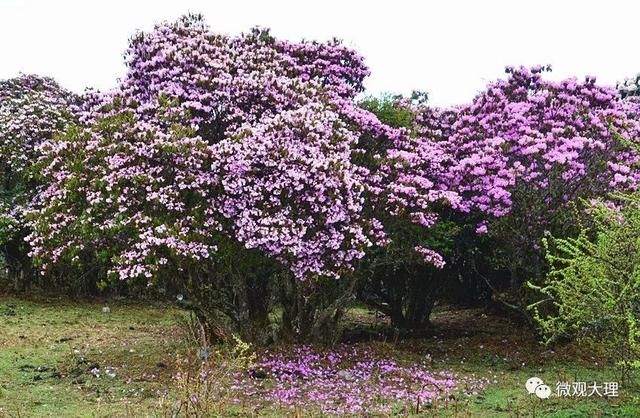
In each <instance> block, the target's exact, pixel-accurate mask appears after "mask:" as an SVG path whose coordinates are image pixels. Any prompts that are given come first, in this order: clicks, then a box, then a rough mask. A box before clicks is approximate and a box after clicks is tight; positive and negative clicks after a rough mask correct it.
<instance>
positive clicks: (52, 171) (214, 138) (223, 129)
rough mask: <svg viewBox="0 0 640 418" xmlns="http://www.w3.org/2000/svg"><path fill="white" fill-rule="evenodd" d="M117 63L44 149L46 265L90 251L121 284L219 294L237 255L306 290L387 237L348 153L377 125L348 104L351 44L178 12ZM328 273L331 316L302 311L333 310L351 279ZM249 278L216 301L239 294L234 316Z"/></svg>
mask: <svg viewBox="0 0 640 418" xmlns="http://www.w3.org/2000/svg"><path fill="white" fill-rule="evenodd" d="M126 62H127V65H128V67H129V71H128V75H127V77H126V78H125V79H124V80H123V81H122V83H121V85H120V86H119V87H118V88H117V89H116V90H114V91H112V92H109V93H107V94H96V95H92V96H91V97H89V98H88V99H87V101H88V104H87V105H86V107H85V111H84V112H83V115H82V122H83V124H84V125H85V127H81V128H78V129H75V130H70V131H69V134H68V135H67V136H66V137H64V138H61V139H59V140H56V141H52V142H50V143H48V144H46V145H45V146H44V149H45V151H46V153H45V158H44V159H43V162H42V172H43V175H44V176H45V178H46V179H47V184H48V186H47V188H46V189H45V190H44V192H43V194H42V199H41V205H40V206H39V207H38V208H36V210H35V211H34V215H33V219H34V225H35V231H34V233H33V234H32V235H31V236H30V242H31V245H32V247H33V255H34V256H35V257H36V259H37V260H38V261H39V263H40V265H41V266H42V267H43V269H44V270H46V269H47V268H51V267H53V266H55V265H58V264H59V263H60V262H62V261H66V262H73V263H79V264H83V263H85V264H86V263H87V260H102V263H103V264H104V268H105V269H108V270H109V271H110V272H111V273H112V275H114V276H117V277H119V278H120V279H123V280H124V279H131V280H135V279H139V278H143V279H149V280H150V281H152V280H160V279H161V278H163V277H165V278H166V277H176V274H173V273H169V272H173V271H176V272H178V274H177V275H179V276H181V277H185V279H184V281H185V282H187V283H189V282H192V281H195V282H198V283H200V284H203V283H207V286H209V287H214V288H215V287H217V286H218V285H219V284H221V283H222V282H224V280H222V279H220V277H217V278H215V277H216V275H217V274H219V273H220V272H221V271H223V270H224V269H223V268H221V266H222V265H225V266H227V267H229V266H230V264H232V263H233V262H234V260H235V261H238V260H243V257H242V255H239V254H237V253H236V254H234V253H233V252H235V251H244V252H250V253H251V254H255V255H256V257H257V258H260V259H261V258H263V257H267V258H268V259H270V260H274V261H277V264H278V265H281V266H283V267H284V268H286V271H287V272H288V273H287V275H288V276H290V277H291V278H293V279H295V280H294V281H293V282H291V283H290V285H291V286H293V287H294V290H295V289H297V290H295V292H297V293H296V294H297V295H298V296H300V297H303V296H304V300H310V299H313V298H311V297H310V293H309V292H311V293H312V294H318V292H317V287H318V283H326V281H323V280H324V279H323V280H320V281H317V280H309V279H315V278H318V277H322V278H325V279H326V278H329V279H335V278H338V277H347V276H349V272H350V271H352V270H353V269H354V268H355V266H356V265H357V263H358V260H360V259H361V258H362V257H363V256H364V255H365V250H366V249H367V248H369V247H371V246H374V245H376V244H383V243H384V242H385V241H384V231H383V230H382V225H381V224H380V222H378V221H377V219H376V218H375V216H372V214H371V213H369V212H368V211H367V210H366V207H365V202H366V198H367V190H368V189H369V188H370V187H371V184H370V181H369V177H370V176H369V174H370V171H369V170H368V169H366V168H365V167H362V166H360V165H358V164H356V163H354V162H353V161H352V153H353V152H354V151H355V150H356V149H358V146H359V145H358V144H359V141H360V138H361V136H362V135H363V133H364V132H368V131H375V130H384V129H385V127H384V126H383V125H382V124H381V123H380V121H379V120H378V119H377V118H375V117H374V116H373V115H371V114H370V113H369V112H366V111H363V110H362V109H359V108H358V107H357V106H355V104H354V101H353V99H354V97H355V95H356V94H357V93H359V92H360V91H361V90H362V80H363V78H364V77H365V76H366V75H367V74H368V70H367V69H366V67H365V66H364V64H363V63H362V59H361V57H360V56H359V55H357V54H356V53H355V52H353V51H351V50H349V49H347V48H344V47H343V46H341V45H340V44H339V43H338V42H335V41H332V42H329V43H306V42H303V43H295V44H294V43H289V42H284V41H279V40H276V39H274V38H273V37H271V36H270V35H269V33H268V32H267V31H263V30H254V31H252V32H251V33H249V34H245V35H241V36H239V37H228V36H224V35H219V34H215V33H212V32H211V31H210V30H209V28H208V27H207V26H206V25H205V24H204V23H203V22H202V20H201V19H200V18H199V17H186V18H183V19H181V20H179V21H178V22H175V23H168V24H162V25H159V26H158V27H157V28H156V29H155V30H154V31H153V32H150V33H144V34H139V35H137V36H135V37H134V38H133V39H132V41H131V45H130V48H129V49H128V51H127V53H126ZM401 181H404V180H401ZM424 186H425V187H426V186H427V185H424ZM389 190H391V189H389ZM401 194H402V190H401V187H400V186H399V188H397V189H395V190H392V195H393V196H395V197H394V199H400V195H401ZM221 248H226V249H227V250H225V251H221ZM231 259H234V260H231ZM247 259H248V258H247ZM225 260H226V261H225ZM92 262H93V261H91V262H89V264H91V263H92ZM265 264H269V263H265ZM203 266H205V267H203ZM236 267H237V266H236ZM236 267H234V268H231V267H229V268H228V270H227V271H232V270H233V271H235V272H236V273H237V272H238V271H239V270H238V268H236ZM100 268H103V267H100ZM274 268H275V267H273V266H272V267H269V268H266V271H268V273H265V274H268V275H273V271H274ZM275 269H276V270H277V268H275ZM240 270H242V269H240ZM251 270H252V269H251V268H246V269H245V270H244V271H251ZM180 271H182V273H180ZM236 273H234V274H236ZM230 274H231V273H230ZM236 275H237V274H236ZM209 277H214V278H213V279H210V278H209ZM192 278H193V280H192ZM262 279H263V282H264V283H267V282H268V279H269V278H268V277H263V278H262ZM258 281H259V279H258ZM343 282H344V283H346V284H344V285H343V284H339V283H343ZM330 283H333V284H330V286H332V287H335V286H345V288H344V289H343V291H342V293H339V294H332V295H330V296H329V297H324V296H322V297H320V298H319V302H318V304H319V305H320V307H321V308H322V309H324V308H326V309H328V311H326V312H327V313H325V314H319V313H318V310H317V306H316V307H312V308H311V309H309V310H306V314H305V315H307V316H308V317H310V318H319V317H325V318H339V315H338V313H339V312H338V311H339V308H338V307H337V305H336V302H344V301H345V300H346V299H345V296H346V295H348V296H350V293H351V289H352V286H353V284H352V283H353V281H352V280H346V281H344V280H339V281H334V280H331V281H330ZM337 283H338V284H337ZM254 284H255V283H254ZM245 285H246V283H245ZM245 285H243V286H241V287H242V288H244V289H245V290H246V291H253V292H255V293H256V294H255V295H254V296H250V295H244V296H242V297H229V298H226V296H225V298H226V299H227V300H229V299H232V300H244V302H241V305H242V306H235V307H233V309H232V310H233V311H234V312H235V313H234V314H233V315H235V316H236V317H237V318H236V319H238V321H240V320H241V319H242V318H241V315H240V316H239V315H237V313H238V312H243V311H246V305H247V304H250V302H249V299H252V298H253V299H261V300H263V301H264V300H268V298H265V291H266V290H265V289H264V287H261V286H255V285H252V286H245ZM229 287H231V288H232V290H229V289H226V290H224V292H231V293H233V292H237V289H238V286H229ZM200 290H202V289H200ZM218 290H219V291H220V292H223V290H222V289H218ZM295 292H294V293H295ZM194 293H195V290H194ZM320 293H322V292H320ZM236 296H238V295H236ZM221 297H222V296H221ZM293 305H295V304H292V306H293ZM297 305H300V304H299V303H298V304H297ZM263 308H264V307H263ZM322 309H321V310H322ZM263 311H264V309H263ZM329 312H332V313H329ZM262 314H264V315H265V316H266V313H265V312H262ZM323 315H324V316H323ZM298 316H299V315H298ZM298 322H299V323H303V322H305V321H301V320H299V321H298ZM305 325H307V324H305Z"/></svg>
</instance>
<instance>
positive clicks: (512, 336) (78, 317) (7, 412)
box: [0, 296, 640, 417]
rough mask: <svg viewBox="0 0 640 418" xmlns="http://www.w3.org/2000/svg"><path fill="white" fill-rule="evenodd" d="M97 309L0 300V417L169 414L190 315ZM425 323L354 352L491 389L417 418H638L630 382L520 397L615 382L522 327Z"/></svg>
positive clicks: (488, 320) (583, 352)
mask: <svg viewBox="0 0 640 418" xmlns="http://www.w3.org/2000/svg"><path fill="white" fill-rule="evenodd" d="M103 306H105V303H104V302H102V301H83V302H71V301H70V300H68V299H66V298H50V297H49V298H48V297H44V296H30V297H25V298H20V299H18V298H14V297H1V298H0V324H1V328H0V417H5V416H6V417H114V416H118V417H120V416H122V417H128V416H130V417H138V416H167V415H168V413H167V410H166V409H163V408H162V405H166V403H167V402H169V401H171V400H172V399H174V398H176V397H178V396H180V394H179V393H178V392H179V391H178V389H177V388H176V382H175V380H174V379H173V376H174V375H175V374H176V370H177V369H176V368H177V361H176V358H177V356H185V355H186V354H187V353H188V352H189V350H190V349H191V348H192V347H191V346H190V344H189V343H188V338H187V334H186V332H185V326H184V323H185V320H186V317H187V314H186V313H185V312H184V311H182V310H180V309H178V308H177V307H175V306H169V305H162V304H158V303H148V304H144V303H139V302H138V303H131V302H126V301H109V303H108V306H109V309H110V313H104V312H103V309H102V308H103ZM373 317H374V315H373V313H371V312H368V311H366V310H364V309H354V310H352V311H351V312H350V315H349V320H350V321H352V322H354V323H357V324H359V325H360V326H366V325H367V324H371V323H372V322H374V320H373V319H372V318H373ZM433 322H434V325H435V326H436V330H435V332H434V334H433V335H429V336H426V337H421V338H412V339H404V340H396V339H394V338H392V337H389V338H386V339H385V340H383V341H375V342H374V341H368V342H359V343H357V344H360V345H366V346H368V347H371V348H372V349H374V350H375V351H376V352H380V353H384V354H385V355H387V356H393V357H394V358H398V359H402V361H406V362H411V361H417V360H418V359H421V360H424V359H425V358H428V359H429V361H430V362H431V364H432V365H433V370H434V371H438V370H450V371H453V372H455V373H458V374H460V375H464V376H477V377H481V378H483V379H487V380H488V381H489V385H488V386H487V387H486V389H485V390H483V391H481V392H478V393H470V394H469V395H468V396H465V395H459V396H457V397H456V398H455V401H453V402H450V403H448V404H447V405H446V406H445V407H440V408H438V409H437V410H428V409H427V410H424V411H421V412H420V413H419V414H415V413H414V415H420V416H460V417H466V416H473V417H476V416H477V417H493V416H495V417H501V416H504V417H516V416H521V417H529V416H536V417H543V416H549V417H582V416H584V417H592V416H594V417H597V416H628V417H638V416H640V382H639V381H638V379H637V378H636V379H635V380H631V381H629V382H625V383H624V384H622V383H621V386H620V390H619V392H620V396H619V397H611V398H604V397H597V396H593V397H583V398H576V397H569V398H558V397H555V396H554V397H551V398H550V399H546V400H540V399H538V398H536V397H532V396H530V395H528V394H527V393H526V390H525V389H524V384H525V382H526V380H527V379H528V378H529V377H531V376H538V377H540V378H541V379H543V380H544V381H545V382H547V384H549V386H550V387H552V389H553V391H554V392H555V385H556V382H557V381H586V382H593V381H596V382H605V381H618V380H619V378H618V377H617V376H616V373H615V370H614V368H613V367H612V365H611V364H610V363H609V362H608V361H607V360H605V359H602V358H601V356H599V355H597V354H595V352H593V351H592V350H587V349H586V348H582V349H578V347H575V346H567V347H563V348H561V349H556V350H555V351H552V350H549V349H546V348H544V347H541V346H539V345H538V344H537V343H536V341H535V339H534V338H533V337H532V336H531V335H530V333H529V332H528V331H527V330H526V329H525V328H524V327H522V326H519V325H517V324H514V323H512V322H510V321H508V320H505V319H502V318H498V317H493V316H491V315H486V314H485V313H483V311H482V310H479V309H452V308H448V309H444V308H440V309H438V310H437V312H436V313H435V314H434V321H433ZM279 349H283V350H286V349H287V347H280V348H279ZM258 355H259V353H258ZM97 373H99V374H100V376H99V377H98V376H96V375H95V374H97ZM400 413H401V414H402V415H411V414H412V413H413V412H412V411H406V410H405V411H400ZM215 414H216V415H220V416H315V415H317V413H316V412H314V411H305V410H304V408H296V409H295V410H294V411H291V410H287V409H278V407H277V406H273V407H271V408H260V409H257V408H255V407H253V406H252V405H251V403H250V402H249V403H243V405H242V406H238V405H227V406H225V405H224V404H223V405H222V406H218V409H217V412H216V413H215ZM169 416H170V414H169Z"/></svg>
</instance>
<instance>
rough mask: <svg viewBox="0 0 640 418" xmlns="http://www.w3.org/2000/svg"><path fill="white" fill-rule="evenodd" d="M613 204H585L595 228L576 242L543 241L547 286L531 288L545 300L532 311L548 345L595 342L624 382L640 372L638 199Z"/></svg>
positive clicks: (639, 196)
mask: <svg viewBox="0 0 640 418" xmlns="http://www.w3.org/2000/svg"><path fill="white" fill-rule="evenodd" d="M614 199H615V202H616V204H613V203H611V202H604V201H594V202H591V203H589V204H588V205H587V212H588V213H589V215H590V220H593V223H592V224H591V227H590V228H586V227H584V228H583V229H582V232H581V233H580V234H579V236H578V237H576V238H565V239H556V238H552V237H547V238H546V239H545V240H544V245H545V250H546V257H547V260H548V262H549V264H550V272H549V274H548V281H547V282H546V284H545V285H544V286H536V285H534V284H531V283H530V284H529V286H530V287H531V288H533V289H535V290H538V291H539V292H541V293H542V294H543V295H545V298H543V299H542V300H540V301H539V302H536V303H534V304H532V305H530V306H529V309H530V310H531V311H532V312H533V316H534V318H535V320H536V322H537V323H538V324H539V326H540V330H541V331H542V334H543V335H544V338H545V342H546V343H547V344H552V343H554V342H557V341H559V340H563V339H577V340H581V339H584V338H586V337H589V338H592V339H595V340H596V341H598V342H601V343H602V344H603V345H604V346H605V347H606V348H607V351H608V353H610V354H611V356H612V357H614V358H615V359H616V365H617V366H618V367H619V368H620V371H621V373H622V378H623V379H624V378H626V377H627V376H628V375H629V373H630V372H631V371H632V370H633V369H634V368H638V367H640V327H639V326H640V194H637V193H636V194H633V195H621V194H617V195H615V196H614ZM549 303H550V304H551V305H552V309H543V307H546V308H549V305H548V304H549Z"/></svg>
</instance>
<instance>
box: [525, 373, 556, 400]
mask: <svg viewBox="0 0 640 418" xmlns="http://www.w3.org/2000/svg"><path fill="white" fill-rule="evenodd" d="M524 386H525V387H526V388H527V392H529V394H530V395H532V394H534V393H535V394H536V396H537V397H538V398H540V399H547V398H548V397H549V396H551V388H550V387H549V386H547V385H545V384H544V382H543V381H542V379H540V378H539V377H535V376H534V377H531V378H529V380H527V383H525V385H524Z"/></svg>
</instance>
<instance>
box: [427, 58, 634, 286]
mask: <svg viewBox="0 0 640 418" xmlns="http://www.w3.org/2000/svg"><path fill="white" fill-rule="evenodd" d="M545 70H548V68H547V69H545V68H543V67H534V68H532V69H527V68H518V69H514V68H508V69H507V73H508V74H509V77H508V78H507V79H506V80H499V81H496V82H493V83H490V84H489V86H488V87H487V89H486V90H485V91H484V92H482V93H480V94H479V95H478V96H477V97H476V98H475V99H474V100H473V102H472V103H471V104H469V105H466V106H461V107H458V108H456V109H453V112H452V113H451V114H450V116H449V117H450V123H449V124H447V125H448V126H445V127H444V130H445V131H446V132H447V137H446V138H443V140H444V141H446V146H447V148H448V151H449V152H450V154H451V155H453V156H454V159H455V161H456V164H455V165H454V166H453V167H452V168H451V170H450V171H449V173H448V175H449V176H450V181H451V182H453V183H454V184H457V185H458V192H459V193H460V195H461V197H462V199H463V206H467V208H466V209H467V210H475V211H479V212H481V213H484V214H486V215H487V216H488V217H487V218H486V221H485V222H482V223H480V224H479V225H478V228H477V232H478V233H484V232H487V230H489V231H490V232H491V233H492V235H493V236H494V237H496V238H497V239H498V240H499V241H500V242H501V243H502V245H500V248H501V249H502V251H503V252H504V254H505V257H504V260H505V262H506V267H507V268H508V269H509V271H510V272H511V289H512V290H514V291H516V290H518V289H520V285H521V284H522V282H523V281H524V280H528V279H533V280H542V279H543V277H544V274H545V267H544V264H543V262H544V260H543V259H542V257H541V254H540V252H539V248H540V247H539V245H540V242H541V239H542V237H543V235H544V233H545V231H552V232H553V233H554V234H556V235H557V236H567V235H570V234H572V233H574V232H575V231H576V230H575V228H576V223H575V211H573V210H570V207H571V205H572V204H574V203H578V202H579V200H580V199H584V198H586V199H588V198H591V197H599V196H606V194H607V193H608V192H610V191H614V190H625V189H635V188H636V187H637V185H638V180H639V179H640V172H639V171H638V170H637V168H636V165H637V162H638V155H637V153H636V152H635V150H634V149H633V148H630V147H628V146H627V141H629V140H634V139H635V138H636V137H637V135H638V132H639V125H638V121H637V114H638V109H637V106H633V105H632V104H631V103H629V102H626V101H623V100H621V99H620V97H619V95H618V93H617V92H616V90H615V89H613V88H608V87H602V86H599V85H597V84H596V83H595V79H593V78H590V77H587V78H586V80H585V81H583V82H579V81H577V80H575V79H568V80H563V81H560V82H552V81H548V80H545V79H543V77H542V75H543V72H544V71H545ZM432 122H433V121H432ZM440 123H442V119H441V122H440ZM433 126H436V128H437V127H438V126H437V123H435V122H433V123H431V129H433ZM436 130H437V129H436Z"/></svg>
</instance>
